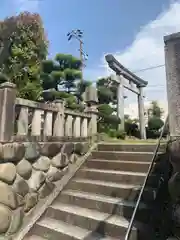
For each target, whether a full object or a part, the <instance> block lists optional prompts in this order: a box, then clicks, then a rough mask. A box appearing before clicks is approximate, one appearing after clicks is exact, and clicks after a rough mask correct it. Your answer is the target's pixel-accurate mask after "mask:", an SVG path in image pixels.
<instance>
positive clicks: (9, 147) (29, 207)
mask: <svg viewBox="0 0 180 240" xmlns="http://www.w3.org/2000/svg"><path fill="white" fill-rule="evenodd" d="M0 100H1V105H0V157H1V163H0V193H1V194H0V238H1V237H2V236H9V235H13V234H15V233H16V232H17V231H18V229H19V228H20V227H21V226H22V224H23V222H26V221H24V220H25V219H26V216H27V215H28V216H30V214H31V213H32V212H34V211H35V212H36V208H37V207H38V205H39V204H40V205H41V204H42V202H43V201H44V202H45V201H46V197H48V195H50V194H51V193H52V192H53V191H55V190H56V189H57V188H59V186H61V184H62V182H61V181H62V177H63V176H64V174H68V172H69V169H70V168H71V167H75V166H76V161H77V159H78V158H79V156H82V155H84V154H86V153H87V151H88V149H89V143H88V141H87V139H88V138H89V137H90V138H91V137H92V136H93V135H95V134H96V131H97V126H96V123H97V113H96V106H95V105H92V103H93V102H95V101H90V102H89V103H88V102H87V103H88V104H87V105H88V106H89V107H88V108H87V109H86V111H85V112H84V113H77V112H73V111H69V110H67V109H65V108H64V104H63V102H62V101H58V102H53V103H51V104H45V103H39V102H33V101H29V100H25V99H21V98H16V88H15V86H14V85H13V84H11V83H5V84H2V85H0ZM66 139H67V140H68V141H65V140H66Z"/></svg>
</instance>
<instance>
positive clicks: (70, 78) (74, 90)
mask: <svg viewBox="0 0 180 240" xmlns="http://www.w3.org/2000/svg"><path fill="white" fill-rule="evenodd" d="M41 70H42V72H41V80H42V87H43V90H44V93H43V97H44V99H45V100H48V101H52V100H53V99H64V100H65V102H66V107H68V108H70V109H73V110H74V109H79V110H82V109H83V108H84V107H83V106H82V104H80V102H81V101H82V100H83V99H82V95H83V93H84V92H85V89H86V87H87V86H89V85H90V84H91V82H90V81H85V80H84V81H83V82H79V79H80V78H81V75H82V74H81V61H80V60H79V59H78V58H75V57H74V56H72V55H70V54H60V53H59V54H57V55H56V56H55V59H54V60H45V61H43V62H42V68H41Z"/></svg>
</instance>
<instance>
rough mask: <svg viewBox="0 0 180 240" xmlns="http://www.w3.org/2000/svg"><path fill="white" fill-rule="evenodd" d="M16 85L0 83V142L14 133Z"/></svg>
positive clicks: (5, 140)
mask: <svg viewBox="0 0 180 240" xmlns="http://www.w3.org/2000/svg"><path fill="white" fill-rule="evenodd" d="M15 100H16V86H15V85H14V84H12V83H10V82H6V83H3V84H1V85H0V103H1V104H0V142H8V141H11V140H12V136H13V135H14V121H15Z"/></svg>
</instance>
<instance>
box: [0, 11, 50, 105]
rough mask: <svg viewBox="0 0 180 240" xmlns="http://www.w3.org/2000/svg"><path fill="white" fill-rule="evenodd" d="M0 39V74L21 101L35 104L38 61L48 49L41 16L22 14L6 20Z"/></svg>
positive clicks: (38, 86) (39, 64)
mask: <svg viewBox="0 0 180 240" xmlns="http://www.w3.org/2000/svg"><path fill="white" fill-rule="evenodd" d="M0 36H1V41H2V42H3V43H4V44H3V45H4V49H3V51H2V52H1V56H0V58H1V62H0V72H2V73H3V74H5V75H6V76H7V77H8V78H9V80H10V81H11V82H13V83H15V84H16V86H17V89H18V95H19V96H20V97H24V98H29V99H32V100H37V96H39V94H37V92H38V93H39V92H40V91H41V90H42V89H41V84H40V66H41V61H42V60H43V59H45V58H46V55H47V48H48V42H47V39H46V36H45V33H44V29H43V24H42V21H41V18H40V16H39V15H38V14H31V13H28V12H24V13H21V14H20V15H18V16H13V17H10V18H6V19H5V20H4V21H3V22H1V23H0ZM37 88H38V89H37Z"/></svg>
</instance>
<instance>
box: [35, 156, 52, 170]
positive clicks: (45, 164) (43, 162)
mask: <svg viewBox="0 0 180 240" xmlns="http://www.w3.org/2000/svg"><path fill="white" fill-rule="evenodd" d="M49 167H50V159H49V158H48V157H46V156H41V157H40V158H39V159H38V160H37V161H36V162H35V163H34V164H33V168H34V169H36V170H39V171H43V172H47V171H48V169H49Z"/></svg>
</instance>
